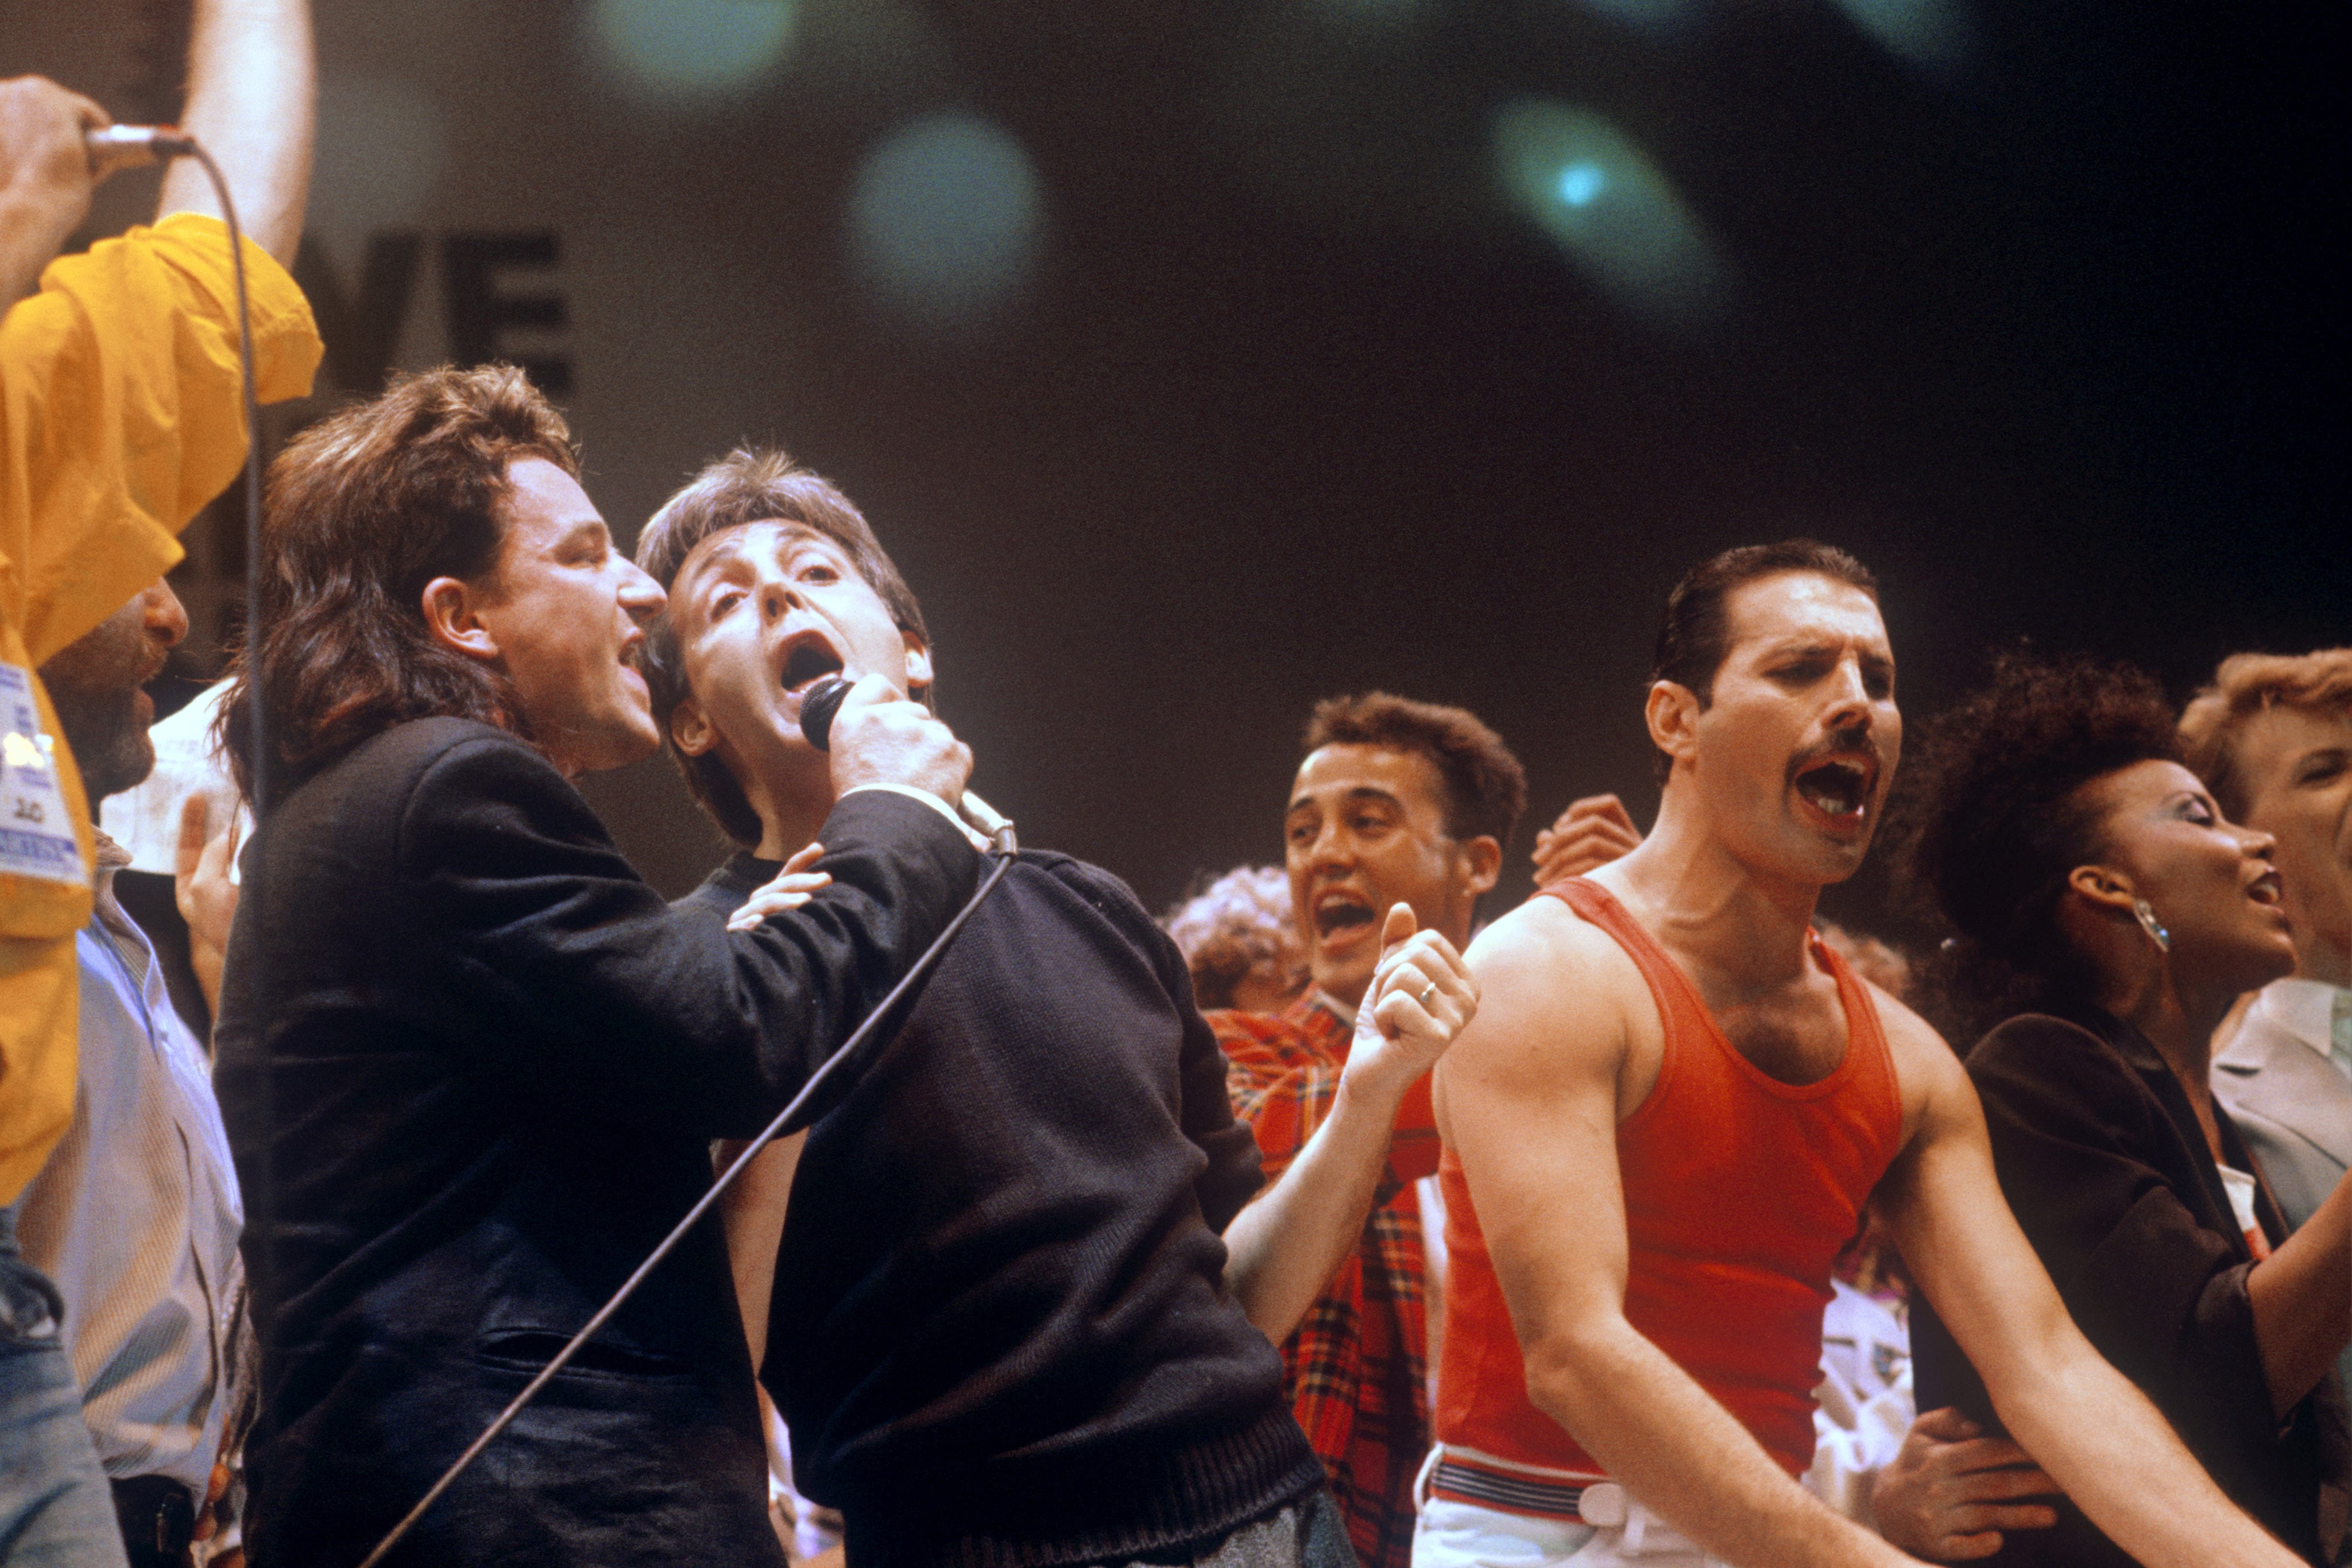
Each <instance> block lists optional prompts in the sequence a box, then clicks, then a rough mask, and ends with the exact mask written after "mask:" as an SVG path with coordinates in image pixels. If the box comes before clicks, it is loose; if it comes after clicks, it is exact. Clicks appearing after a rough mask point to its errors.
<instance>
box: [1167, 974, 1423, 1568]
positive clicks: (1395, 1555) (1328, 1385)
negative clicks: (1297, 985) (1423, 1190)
mask: <svg viewBox="0 0 2352 1568" xmlns="http://www.w3.org/2000/svg"><path fill="white" fill-rule="evenodd" d="M1208 1019H1209V1023H1210V1026H1211V1027H1212V1028H1213V1029H1214V1030H1216V1034H1217V1043H1218V1044H1219V1045H1220V1046H1222V1047H1223V1049H1224V1052H1225V1059H1226V1061H1227V1063H1228V1064H1229V1065H1228V1068H1227V1071H1226V1075H1225V1085H1226V1088H1227V1091H1228V1092H1230V1093H1231V1095H1232V1097H1233V1103H1234V1115H1236V1116H1238V1117H1240V1118H1241V1119H1242V1120H1243V1121H1244V1122H1246V1123H1248V1124H1250V1129H1251V1131H1252V1132H1253V1133H1255V1134H1256V1136H1257V1146H1258V1152H1259V1153H1260V1154H1261V1155H1263V1156H1264V1157H1265V1174H1266V1179H1267V1180H1268V1181H1272V1180H1274V1179H1275V1178H1276V1177H1278V1176H1281V1174H1282V1173H1283V1171H1284V1170H1285V1169H1286V1168H1287V1167H1288V1166H1289V1165H1290V1162H1291V1161H1292V1160H1293V1159H1295V1158H1296V1157H1297V1155H1298V1152H1299V1150H1301V1149H1303V1148H1305V1147H1306V1146H1307V1139H1308V1138H1309V1137H1311V1136H1313V1135H1314V1132H1315V1129H1316V1128H1317V1127H1318V1126H1320V1125H1321V1124H1322V1122H1323V1118H1324V1117H1325V1116H1326V1115H1328V1114H1329V1113H1330V1110H1331V1097H1332V1095H1333V1094H1334V1093H1335V1092H1337V1091H1338V1089H1339V1069H1340V1068H1341V1067H1342V1066H1343V1065H1344V1064H1345V1063H1346V1061H1347V1060H1348V1046H1349V1040H1350V1039H1351V1038H1352V1036H1353V1032H1354V1031H1353V1030H1351V1029H1350V1028H1349V1025H1348V1024H1347V1023H1346V1022H1345V1021H1343V1020H1342V1019H1340V1018H1339V1015H1338V1014H1337V1013H1335V1012H1333V1011H1332V1010H1331V1009H1329V1008H1328V1007H1327V1006H1325V1005H1323V1004H1322V1003H1320V1002H1319V1001H1318V1000H1316V999H1314V998H1311V997H1310V998H1307V999H1306V1000H1303V1001H1299V1002H1296V1003H1294V1004H1292V1005H1291V1007H1290V1008H1289V1009H1287V1010H1286V1011H1285V1012H1284V1013H1283V1014H1282V1016H1281V1017H1279V1018H1270V1017H1268V1016H1266V1015H1265V1014H1263V1013H1238V1012H1213V1013H1210V1014H1209V1015H1208ZM1437 1153H1438V1141H1437V1126H1436V1122H1435V1118H1434V1116H1433V1113H1432V1112H1431V1109H1430V1103H1429V1081H1428V1079H1427V1078H1425V1077H1424V1078H1423V1080H1422V1081H1421V1082H1419V1083H1418V1084H1416V1085H1414V1087H1413V1089H1412V1092H1411V1093H1409V1094H1408V1095H1407V1096H1406V1097H1405V1103H1404V1107H1403V1110H1402V1112H1401V1113H1399V1115H1398V1117H1397V1127H1396V1133H1395V1134H1394V1136H1393V1137H1392V1138H1391V1141H1390V1144H1389V1159H1388V1165H1387V1167H1386V1168H1385V1169H1384V1170H1382V1171H1381V1185H1380V1187H1379V1190H1378V1191H1377V1192H1376V1193H1375V1194H1374V1195H1373V1198H1372V1212H1371V1217H1370V1218H1369V1219H1368V1220H1366V1221H1365V1224H1364V1235H1363V1239H1362V1240H1361V1241H1360V1242H1359V1243H1358V1244H1357V1245H1356V1247H1355V1249H1353V1250H1351V1251H1350V1252H1349V1254H1348V1257H1347V1260H1346V1261H1345V1262H1343V1263H1341V1264H1340V1265H1339V1272H1338V1273H1336V1274H1334V1275H1333V1276H1332V1277H1331V1282H1330V1283H1329V1284H1328V1285H1326V1286H1325V1287H1324V1289H1323V1293H1322V1294H1321V1295H1319V1296H1318V1297H1316V1299H1315V1304H1314V1305H1313V1306H1312V1307H1310V1308H1308V1309H1307V1316H1306V1317H1305V1318H1304V1319H1302V1320H1301V1321H1300V1322H1299V1325H1298V1327H1297V1331H1296V1332H1294V1333H1292V1334H1291V1336H1290V1338H1289V1340H1288V1342H1287V1343H1285V1344H1284V1345H1283V1347H1282V1360H1283V1364H1284V1366H1285V1367H1286V1369H1287V1373H1288V1377H1287V1386H1288V1389H1289V1394H1290V1401H1291V1408H1292V1409H1293V1411H1295V1412H1296V1413H1297V1416H1298V1424H1299V1425H1300V1426H1301V1427H1305V1428H1306V1429H1307V1441H1309V1442H1310V1443H1312V1444H1314V1446H1315V1452H1316V1453H1317V1454H1318V1456H1320V1457H1321V1458H1322V1460H1323V1465H1324V1468H1325V1469H1328V1471H1329V1472H1330V1475H1331V1491H1332V1495H1333V1496H1334V1497H1336V1498H1337V1499H1338V1500H1339V1508H1340V1510H1341V1511H1342V1512H1343V1513H1345V1514H1346V1516H1347V1520H1348V1534H1349V1538H1350V1539H1352V1540H1353V1541H1354V1542H1355V1546H1356V1554H1357V1555H1358V1556H1359V1557H1360V1558H1362V1559H1363V1563H1364V1568H1408V1565H1409V1564H1410V1563H1411V1562H1412V1514H1413V1510H1412V1480H1413V1476H1414V1473H1415V1472H1416V1471H1418V1470H1419V1469H1421V1462H1422V1459H1423V1456H1425V1455H1426V1454H1427V1453H1428V1452H1429V1440H1430V1439H1429V1430H1430V1428H1429V1385H1428V1383H1427V1380H1426V1377H1425V1375H1424V1374H1425V1368H1426V1365H1427V1355H1428V1345H1429V1334H1428V1319H1427V1314H1426V1301H1427V1267H1426V1265H1425V1263H1424V1261H1423V1255H1422V1246H1421V1208H1420V1205H1419V1202H1418V1200H1417V1199H1416V1198H1415V1197H1414V1195H1413V1189H1412V1184H1413V1182H1414V1181H1415V1180H1416V1179H1417V1178H1419V1177H1422V1176H1433V1175H1434V1174H1436V1170H1437Z"/></svg>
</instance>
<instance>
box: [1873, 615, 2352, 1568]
mask: <svg viewBox="0 0 2352 1568" xmlns="http://www.w3.org/2000/svg"><path fill="white" fill-rule="evenodd" d="M1922 752H1923V753H1924V754H1922V755H1915V758H1914V764H1913V765H1914V768H1915V770H1916V779H1915V787H1916V795H1917V809H1916V821H1915V823H1914V826H1913V831H1912V834H1911V836H1910V842H1909V844H1908V846H1907V847H1908V850H1909V854H1908V857H1907V858H1908V868H1907V869H1908V871H1909V873H1910V875H1911V877H1912V878H1913V880H1914V882H1915V883H1916V886H1917V887H1918V888H1919V890H1920V891H1921V892H1923V893H1924V894H1928V895H1931V896H1932V899H1933V902H1934V903H1935V904H1936V905H1937V907H1938V908H1940V910H1941V912H1942V914H1943V915H1944V916H1945V918H1946V919H1947V920H1948V921H1949V923H1950V925H1952V927H1954V928H1955V930H1956V933H1957V935H1956V936H1954V937H1953V939H1952V940H1951V941H1950V942H1948V943H1947V944H1946V956H1948V957H1949V958H1952V959H1955V960H1957V968H1958V979H1959V982H1960V984H1961V986H1962V988H1963V989H1964V990H1965V991H1967V992H1969V994H1970V995H1971V996H1972V997H1973V998H1974V1000H1975V1001H1976V1002H1977V1003H1978V1004H1979V1006H1990V1007H1991V1008H1992V1009H1993V1011H1994V1012H1995V1013H1997V1014H1998V1015H2000V1016H2001V1017H2002V1018H2003V1020H2004V1021H2001V1022H2000V1023H1999V1024H1998V1025H1997V1027H1995V1028H1993V1029H1992V1030H1991V1031H1990V1033H1988V1034H1986V1035H1985V1036H1984V1038H1983V1039H1982V1040H1979V1041H1978V1043H1977V1045H1976V1047H1975V1049H1974V1050H1972V1051H1969V1053H1968V1070H1969V1078H1970V1079H1971V1080H1972V1081H1973V1082H1975V1084H1976V1088H1977V1092H1978V1093H1979V1096H1980V1097H1981V1098H1982V1100H1983V1103H1984V1111H1985V1118H1986V1121H1987V1123H1988V1124H1989V1126H1990V1132H1991V1135H1992V1149H1993V1157H1994V1162H1995V1165H1996V1166H1997V1167H1998V1169H1999V1172H2000V1185H2001V1190H2002V1192H2003V1193H2004V1194H2005V1195H2006V1196H2007V1197H2008V1199H2009V1203H2010V1207H2011V1208H2012V1209H2014V1210H2015V1211H2016V1214H2017V1218H2018V1220H2019V1222H2020V1223H2021V1225H2022V1226H2023V1227H2024V1229H2025V1233H2026V1235H2027V1236H2028V1238H2030V1239H2032V1243H2033V1246H2034V1249H2035V1250H2036V1251H2038V1252H2039V1253H2040V1254H2041V1255H2042V1263H2043V1265H2044V1266H2045V1267H2047V1268H2048V1270H2050V1277H2051V1279H2052V1280H2053V1281H2054V1282H2055V1283H2056V1284H2057V1286H2058V1290H2059V1292H2060V1294H2061V1295H2062V1296H2063V1298H2064V1300H2065V1302H2066V1307H2067V1310H2068V1311H2069V1312H2072V1313H2073V1314H2074V1320H2075V1322H2077V1323H2078V1324H2079V1325H2080V1326H2081V1327H2082V1329H2083V1332H2084V1333H2085V1334H2086V1335H2088V1336H2089V1338H2090V1340H2091V1342H2092V1343H2094V1344H2095V1345H2096V1346H2097V1347H2098V1349H2099V1350H2100V1352H2101V1353H2102V1354H2105V1356H2106V1357H2107V1359H2108V1360H2109V1361H2111V1362H2112V1363H2114V1364H2115V1365H2116V1368H2117V1369H2118V1370H2120V1371H2121V1372H2123V1373H2124V1374H2125V1375H2126V1376H2128V1377H2130V1378H2131V1379H2132V1380H2133V1381H2134V1382H2135V1383H2137V1385H2139V1386H2140V1388H2141V1389H2142V1390H2143V1391H2144V1392H2145V1393H2146V1394H2147V1396H2148V1397H2149V1398H2150V1399H2151V1400H2152V1401H2153V1402H2154V1403H2155V1404H2156V1406H2157V1407H2158V1409H2160V1410H2162V1411H2163V1412H2164V1414H2165V1416H2166V1418H2167V1419H2168V1420H2169V1421H2170V1422H2171V1423H2172V1425H2173V1427H2175V1429H2177V1430H2178V1431H2179V1434H2180V1436H2181V1437H2182V1438H2183V1439H2184V1440H2185V1441H2186V1442H2187V1443H2188V1444H2189V1448H2191V1449H2192V1450H2193V1451H2194V1452H2195V1453H2196V1454H2197V1456H2198V1458H2200V1460H2201V1461H2203V1463H2204V1464H2205V1466H2206V1467H2207V1469H2209V1470H2210V1471H2211V1473H2212V1476H2213V1479H2215V1480H2216V1481H2217V1482H2218V1483H2220V1485H2221V1488H2222V1489H2223V1490H2225V1491H2227V1492H2228V1493H2229V1494H2230V1496H2231V1498H2232V1499H2233V1500H2236V1501H2237V1502H2238V1503H2239V1504H2240V1505H2241V1506H2242V1507H2243V1508H2244V1509H2245V1510H2246V1511H2248V1512H2249V1513H2251V1514H2252V1516H2253V1517H2254V1518H2255V1519H2257V1520H2259V1521H2262V1522H2263V1525H2265V1526H2266V1527H2267V1528H2268V1529H2270V1530H2271V1531H2273V1532H2274V1533H2276V1534H2277V1535H2278V1537H2279V1538H2280V1539H2281V1540H2282V1541H2283V1542H2285V1543H2286V1544H2287V1545H2288V1546H2290V1547H2291V1548H2293V1549H2294V1551H2296V1552H2300V1553H2302V1554H2303V1555H2304V1556H2305V1557H2306V1558H2307V1559H2309V1560H2310V1561H2311V1562H2313V1563H2327V1562H2330V1561H2332V1560H2333V1559H2334V1556H2335V1553H2336V1549H2337V1547H2338V1546H2339V1545H2340V1544H2341V1536H2342V1533H2343V1529H2344V1518H2345V1512H2344V1502H2345V1499H2344V1494H2343V1492H2342V1490H2341V1488H2342V1482H2343V1478H2344V1457H2345V1446H2344V1435H2345V1434H2344V1424H2343V1423H2344V1408H2343V1403H2342V1395H2341V1391H2340V1388H2339V1387H2338V1385H2337V1382H2336V1376H2335V1373H2334V1361H2335V1357H2336V1354H2337V1353H2338V1352H2339V1351H2340V1350H2341V1349H2342V1348H2343V1347H2344V1345H2345V1343H2346V1341H2347V1337H2352V1178H2347V1184H2346V1185H2344V1186H2338V1187H2337V1188H2336V1192H2335V1193H2334V1195H2333V1196H2331V1197H2329V1198H2328V1199H2327V1201H2326V1204H2325V1205H2324V1206H2322V1207H2321V1208H2320V1210H2319V1212H2318V1213H2317V1214H2315V1216H2314V1217H2313V1218H2312V1219H2311V1221H2310V1223H2309V1224H2307V1225H2305V1227H2304V1228H2303V1229H2301V1230H2300V1231H2297V1232H2296V1233H2295V1234H2294V1236H2292V1237H2290V1236H2289V1235H2288V1234H2287V1231H2286V1228H2285V1225H2284V1221H2283V1220H2282V1219H2281V1218H2280V1215H2279V1212H2278V1207H2277V1205H2276V1204H2275V1203H2274V1202H2273V1201H2272V1198H2271V1197H2270V1194H2269V1192H2268V1190H2267V1189H2266V1188H2265V1187H2264V1186H2263V1182H2262V1178H2261V1174H2260V1172H2259V1171H2257V1170H2256V1169H2255V1167H2254V1165H2253V1162H2252V1160H2251V1159H2250V1158H2249V1157H2248V1155H2247V1154H2246V1152H2245V1148H2244V1145H2242V1143H2241V1142H2240V1141H2239V1137H2238V1134H2237V1131H2236V1129H2235V1128H2234V1127H2232V1126H2231V1123H2230V1119H2229V1117H2228V1115H2227V1113H2225V1112H2223V1110H2222V1109H2221V1106H2219V1105H2217V1104H2216V1103H2214V1101H2213V1097H2212V1094H2211V1093H2210V1091H2209V1090H2208V1088H2207V1084H2206V1074H2207V1069H2208V1066H2209V1064H2210V1056H2211V1050H2212V1047H2211V1040H2212V1035H2213V1030H2214V1028H2215V1026H2216V1025H2218V1024H2219V1023H2220V1022H2221V1019H2222V1017H2223V1015H2224V1014H2225V1013H2227V1012H2228V1011H2229V1009H2230V1006H2231V1003H2232V1002H2233V1001H2234V1000H2235V999H2236V998H2238V996H2239V995H2240V994H2242V993H2243V992H2245V991H2248V990H2252V989H2254V988H2257V987H2260V986H2262V985H2263V984H2264V983H2266V982H2268V981H2270V980H2273V979H2275V978H2277V977H2279V976H2281V975H2284V974H2285V973H2286V972H2287V971H2288V969H2290V968H2291V967H2293V965H2294V943H2293V941H2292V939H2291V934H2290V932H2289V929H2288V925H2287V922H2286V917H2285V915H2284V913H2283V912H2282V911H2281V909H2280V908H2279V881H2278V873H2276V871H2274V870H2273V868H2272V865H2271V840H2270V838H2269V836H2268V835H2267V834H2262V833H2255V832H2250V831H2246V830H2243V829H2241V828H2237V827H2234V826H2232V825H2231V823H2229V822H2228V821H2224V820H2223V818H2222V816H2221V812H2220V810H2218V809H2217V808H2216V807H2215V806H2214V804H2213V800H2212V798H2211V796H2210V794H2208V793H2207V791H2206V789H2205V787H2204V786H2203V785H2202V784H2201V783H2200V782H2199V780H2198V779H2197V777H2196V776H2195V775H2194V774H2192V773H2190V772H2189V769H2188V768H2185V767H2183V766H2182V765H2181V763H2180V761H2179V742H2178V740H2177V739H2176V737H2175V732H2174V728H2173V718H2172V713H2171V709H2170V707H2169V706H2168V704H2167V703H2166V701H2165V699H2164V695H2163V693H2162V692H2161V691H2160V690H2159V689H2158V687H2157V685H2156V684H2155V682H2154V681H2152V680H2150V679H2149V678H2148V677H2147V676H2146V675H2145V674H2140V673H2138V672H2137V671H2134V670H2130V669H2126V668H2123V667H2120V666H2116V665H2111V664H2095V663H2092V662H2089V661H2084V660H2074V661H2063V662H2049V661H2042V660H2038V659H2034V658H2031V657H2028V656H2023V655H2017V656H2011V657H2010V658H2008V659H2005V660H2004V661H2002V662H2001V664H2000V665H1999V666H1998V667H1997V669H1996V671H1995V673H1994V676H1993V679H1992V682H1991V684H1990V685H1989V686H1987V687H1986V688H1985V689H1984V690H1982V691H1980V692H1979V693H1977V694H1976V695H1973V696H1971V697H1969V699H1967V700H1966V701H1964V702H1963V703H1962V704H1961V705H1960V706H1958V708H1957V709H1955V710H1954V711H1952V712H1951V713H1949V714H1947V715H1946V716H1943V718H1942V719H1941V720H1940V721H1939V722H1938V723H1937V724H1936V725H1935V726H1934V727H1932V728H1931V730H1930V733H1929V735H1928V737H1927V741H1926V744H1925V746H1924V747H1922ZM1914 1354H1915V1356H1916V1363H1915V1366H1916V1378H1917V1386H1918V1395H1919V1404H1920V1406H1921V1407H1922V1408H1923V1409H1927V1408H1934V1407H1935V1406H1941V1405H1957V1406H1959V1408H1960V1409H1961V1410H1962V1411H1963V1412H1964V1413H1965V1414H1966V1415H1968V1416H1971V1417H1973V1418H1974V1419H1976V1420H1977V1421H1979V1422H1980V1423H1982V1424H1983V1425H1984V1426H1985V1427H1988V1428H1991V1427H1994V1426H1995V1422H1994V1418H1993V1414H1992V1409H1991V1406H1990V1401H1988V1400H1987V1398H1986V1396H1985V1392H1984V1389H1983V1387H1982V1385H1981V1384H1979V1382H1978V1380H1977V1378H1976V1376H1975V1374H1974V1372H1973V1371H1972V1370H1971V1369H1970V1368H1969V1364H1968V1363H1967V1361H1966V1360H1965V1359H1964V1358H1963V1357H1962V1356H1961V1355H1960V1353H1959V1351H1958V1347H1957V1346H1956V1345H1955V1344H1954V1343H1953V1342H1952V1340H1951V1337H1950V1335H1949V1334H1948V1333H1946V1332H1945V1331H1944V1329H1943V1325H1942V1324H1941V1323H1940V1322H1937V1319H1936V1317H1935V1314H1934V1313H1933V1312H1931V1311H1927V1310H1925V1309H1924V1307H1923V1308H1922V1310H1921V1311H1920V1312H1919V1313H1918V1316H1917V1318H1916V1321H1915V1323H1914ZM2330 1494H2332V1495H2330ZM2058 1513H2059V1518H2058V1523H2057V1524H2056V1526H2055V1527H2054V1528H2053V1529H2051V1530H2049V1531H2011V1532H2009V1534H2008V1536H2007V1538H2006V1540H2005V1541H2003V1542H2001V1544H2000V1552H1999V1555H1998V1560H1999V1561H2000V1562H2002V1563H2064V1564H2069V1565H2070V1568H2071V1565H2074V1564H2105V1563H2116V1564H2125V1563H2129V1562H2130V1561H2131V1560H2130V1559H2129V1558H2128V1557H2126V1555H2125V1554H2124V1552H2122V1551H2121V1550H2120V1549H2119V1548H2117V1547H2116V1545H2115V1544H2114V1543H2113V1542H2110V1541H2108V1540H2107V1539H2106V1537H2105V1536H2104V1535H2102V1534H2101V1533H2100V1532H2099V1531H2098V1530H2097V1529H2096V1528H2095V1526H2093V1525H2092V1524H2091V1523H2090V1522H2089V1521H2087V1520H2085V1519H2084V1517H2083V1515H2082V1513H2081V1512H2080V1511H2078V1510H2076V1509H2075V1508H2074V1507H2073V1506H2072V1505H2071V1504H2064V1503H2062V1504H2061V1506H2060V1508H2059V1510H2058ZM1982 1544H1987V1545H1989V1543H1982Z"/></svg>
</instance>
